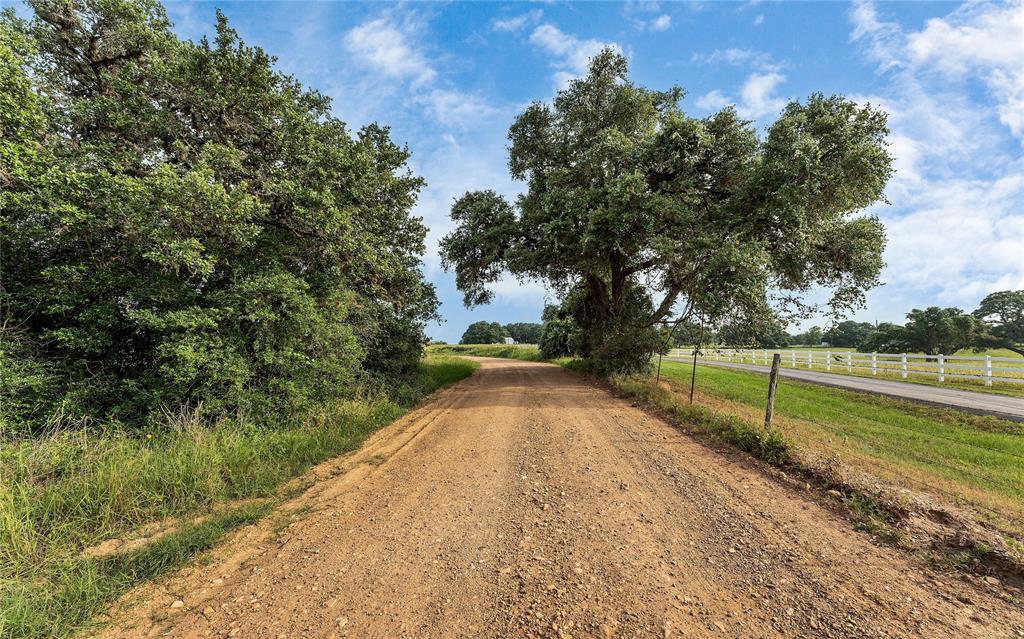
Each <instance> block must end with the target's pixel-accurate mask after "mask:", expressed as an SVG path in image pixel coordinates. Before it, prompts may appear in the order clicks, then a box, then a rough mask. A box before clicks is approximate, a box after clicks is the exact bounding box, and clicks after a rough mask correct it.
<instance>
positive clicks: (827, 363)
mask: <svg viewBox="0 0 1024 639" xmlns="http://www.w3.org/2000/svg"><path fill="white" fill-rule="evenodd" d="M825 370H826V371H828V372H830V373H831V372H832V351H830V350H829V351H825Z"/></svg>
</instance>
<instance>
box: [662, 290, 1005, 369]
mask: <svg viewBox="0 0 1024 639" xmlns="http://www.w3.org/2000/svg"><path fill="white" fill-rule="evenodd" d="M699 330H700V327H699V326H698V325H696V324H694V323H692V322H690V323H687V324H686V325H683V326H680V327H678V328H677V330H676V332H675V333H674V334H673V339H672V342H673V345H674V346H683V345H690V344H694V343H696V342H697V341H698V340H699ZM703 343H706V344H722V345H729V346H756V347H760V348H779V347H784V346H819V345H823V344H824V345H828V346H834V347H837V348H853V349H857V350H860V351H865V352H871V351H877V352H890V353H904V352H915V353H917V352H919V353H924V354H926V355H938V354H946V355H948V354H952V353H955V352H957V351H959V350H963V349H968V348H970V349H977V350H981V349H986V348H1006V349H1009V350H1011V351H1013V352H1015V353H1018V354H1020V355H1024V290H1021V291H999V292H996V293H992V294H990V295H988V296H986V297H985V298H984V299H983V300H982V301H981V303H980V304H979V305H978V308H977V309H975V310H974V312H972V313H965V312H964V311H963V310H961V309H959V308H952V307H951V308H941V307H938V306H931V307H928V308H925V309H916V308H915V309H913V310H911V311H910V312H909V313H907V321H906V323H904V324H903V325H898V324H894V323H890V322H882V323H880V324H877V325H875V324H871V323H869V322H856V321H852V320H847V321H843V322H839V323H838V324H835V325H834V326H832V327H830V328H828V329H822V328H821V327H820V326H812V327H811V328H810V329H808V330H807V331H806V332H803V333H796V334H791V333H787V332H786V331H785V330H784V329H783V327H782V326H781V324H780V323H779V322H774V321H770V322H765V323H762V324H760V325H749V324H741V323H726V324H724V325H722V326H720V327H717V328H714V329H708V328H707V327H705V338H704V340H703Z"/></svg>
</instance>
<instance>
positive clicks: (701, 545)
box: [103, 360, 1024, 639]
mask: <svg viewBox="0 0 1024 639" xmlns="http://www.w3.org/2000/svg"><path fill="white" fill-rule="evenodd" d="M480 361H482V362H483V366H482V367H481V369H480V370H478V371H477V372H476V374H474V375H473V376H472V377H471V378H469V379H467V380H465V381H463V382H461V383H459V384H458V385H456V386H454V387H452V388H450V389H448V390H446V391H444V392H442V393H440V394H439V395H438V396H437V398H436V399H434V400H433V401H431V402H430V403H428V404H427V405H425V406H423V407H421V408H420V409H419V410H417V411H415V412H414V413H412V414H410V415H409V416H407V417H406V418H404V419H402V420H399V421H398V422H396V423H395V424H393V425H391V426H389V427H387V428H385V429H384V430H382V431H381V432H379V433H377V434H376V435H375V436H374V437H373V438H372V439H371V440H370V442H369V443H368V444H367V446H365V447H364V448H363V449H362V450H361V451H359V452H358V453H356V454H355V455H351V456H347V457H344V458H341V459H339V460H335V461H333V462H330V463H328V464H325V465H323V466H321V467H320V468H318V469H317V470H316V477H317V479H318V481H317V482H316V483H315V484H314V485H313V487H312V488H310V489H309V490H308V491H306V492H305V493H304V494H303V495H301V496H300V497H298V498H296V499H295V500H293V501H292V502H290V503H289V504H287V505H286V506H285V508H284V509H283V511H282V514H281V515H280V517H288V518H290V520H291V523H290V524H288V525H287V526H285V527H283V528H282V529H280V530H276V527H275V522H281V521H282V519H281V518H280V517H279V518H277V519H275V518H268V519H267V521H266V522H264V523H262V524H261V525H258V526H254V527H250V528H248V529H245V530H242V531H239V532H238V533H237V534H236V535H234V536H233V537H232V538H231V539H230V540H229V541H228V542H227V543H226V544H224V545H223V546H222V547H221V548H220V549H218V550H217V551H216V552H215V553H214V554H213V556H212V558H211V561H210V562H209V563H207V564H205V565H198V566H194V567H191V568H189V569H188V570H185V571H182V572H181V573H179V574H177V575H175V576H174V577H172V578H171V579H169V580H168V581H167V582H166V583H165V584H163V585H162V586H160V587H148V588H145V589H140V590H138V591H136V592H135V593H133V596H132V597H129V598H128V599H126V602H125V605H124V606H123V607H122V609H121V610H118V611H114V618H115V620H116V622H115V623H114V625H112V626H111V627H110V628H109V629H108V630H107V631H106V632H105V633H104V634H103V636H107V637H150V636H172V637H205V636H238V637H331V636H334V637H344V636H352V637H427V636H430V637H440V636H458V637H461V636H466V637H469V636H472V637H480V636H483V637H509V636H525V637H535V636H536V637H565V636H571V637H589V636H597V637H705V636H707V637H755V636H757V637H800V636H803V637H837V638H838V637H844V638H845V637H929V638H933V637H934V638H939V637H949V638H954V637H998V638H1000V639H1004V638H1010V637H1019V636H1024V610H1022V608H1021V604H1020V603H1019V601H1016V602H1015V600H1014V596H1013V594H1014V593H1011V592H1008V591H1007V590H1006V589H1005V588H1004V587H1003V586H1001V585H997V584H986V583H976V582H972V581H965V580H961V579H960V577H959V576H957V575H956V574H952V573H951V574H946V573H940V572H935V571H932V570H930V569H927V568H924V567H922V566H920V565H918V564H916V563H914V562H912V561H911V560H909V559H908V558H906V557H905V556H904V555H902V554H900V553H899V552H897V551H896V550H893V549H890V548H885V547H879V546H875V545H873V544H872V543H871V542H870V541H869V539H868V537H867V536H866V535H863V534H861V533H858V532H856V531H854V530H853V529H852V527H851V525H850V524H849V523H848V522H846V521H845V520H843V519H842V518H841V517H839V516H837V515H836V514H835V513H834V512H832V511H830V510H828V509H827V508H825V507H822V506H820V505H818V504H817V503H816V502H815V501H813V500H812V499H811V498H810V497H809V496H807V495H805V494H802V493H801V492H800V491H798V490H794V489H792V488H789V487H787V486H785V485H783V484H781V483H778V482H777V481H776V480H774V479H772V477H771V476H770V475H768V474H766V473H763V472H761V471H760V470H758V469H757V468H756V467H755V466H754V465H752V464H751V463H750V462H749V461H748V460H747V458H745V457H743V456H741V455H733V454H730V453H728V452H721V451H715V450H711V449H709V448H708V447H706V446H704V445H702V444H700V443H699V442H697V441H694V440H693V439H691V438H689V437H688V436H686V435H685V434H682V433H681V432H679V431H678V430H676V429H675V428H673V427H671V426H670V425H668V424H666V423H664V422H662V421H661V420H658V419H655V418H653V417H651V416H649V415H647V414H645V413H644V412H642V411H641V410H639V409H638V408H635V407H632V406H630V404H629V403H628V402H625V401H623V400H620V399H616V398H614V397H612V396H611V395H609V394H608V393H607V392H605V391H603V390H601V389H598V388H596V387H594V386H592V385H589V384H588V383H587V382H586V381H584V380H582V379H581V378H579V377H577V376H575V375H573V374H572V373H569V372H568V371H565V370H563V369H561V368H559V367H556V366H552V365H547V364H539V363H533V362H522V361H510V360H480ZM1019 594H1020V593H1016V595H1017V596H1019ZM136 603H137V605H129V604H136Z"/></svg>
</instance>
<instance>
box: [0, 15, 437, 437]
mask: <svg viewBox="0 0 1024 639" xmlns="http://www.w3.org/2000/svg"><path fill="white" fill-rule="evenodd" d="M30 6H31V7H32V9H33V10H34V12H35V15H34V17H33V18H32V19H31V20H29V21H27V22H26V21H21V20H19V19H18V18H16V17H15V16H14V14H13V13H12V12H6V13H5V14H4V16H3V18H2V19H0V30H2V34H3V38H2V43H0V66H2V69H0V71H2V72H3V76H4V78H5V81H4V82H3V84H2V85H0V105H2V106H3V108H2V109H0V126H2V127H3V135H2V138H0V167H3V168H2V172H0V180H2V185H0V186H2V187H3V188H2V189H0V233H2V234H3V237H4V251H3V255H2V265H0V266H2V270H3V273H4V278H3V283H2V288H0V309H2V312H3V315H4V320H5V322H4V325H3V346H2V352H0V380H2V381H3V383H4V387H5V389H12V392H11V393H10V395H9V396H10V401H5V402H4V405H3V407H2V409H0V428H4V429H7V430H11V429H24V428H30V429H35V430H38V429H40V428H42V427H44V426H46V425H48V424H49V425H53V424H55V423H65V424H66V423H85V422H88V421H90V420H100V421H103V420H111V419H112V420H115V421H123V422H137V423H143V422H144V421H145V420H146V419H147V418H148V417H149V416H151V415H153V414H154V413H155V412H159V411H160V410H162V409H165V408H172V409H173V407H175V406H177V405H179V404H187V405H192V406H202V408H203V410H204V411H207V412H209V413H210V414H211V415H212V414H227V413H233V412H237V411H248V412H252V413H256V414H273V415H278V416H280V415H296V414H299V413H300V412H301V411H305V410H309V409H311V408H312V407H315V406H317V405H318V404H319V403H322V402H325V401H329V400H330V399H332V398H334V397H337V396H339V395H343V394H345V393H348V392H349V389H351V388H353V387H354V386H355V385H356V383H357V382H359V383H363V382H366V381H368V380H371V379H377V380H380V381H384V380H391V379H398V378H403V377H404V378H408V377H409V376H411V375H414V374H415V370H416V366H417V362H418V360H419V357H420V354H421V351H422V342H423V335H422V326H423V323H424V322H425V321H426V320H427V319H429V318H431V317H433V316H434V314H435V308H436V300H435V297H434V293H433V290H432V288H431V287H430V286H429V285H428V284H425V283H424V281H423V279H422V276H421V274H420V272H419V270H418V269H419V256H420V254H421V253H422V251H423V250H424V237H425V232H426V229H425V227H424V226H423V224H422V222H421V221H420V220H419V219H418V218H415V217H413V216H411V215H410V213H409V211H410V209H411V207H412V205H413V203H414V202H415V199H416V196H417V193H418V191H419V189H420V188H421V186H422V180H421V179H420V178H418V177H416V176H413V175H411V174H410V173H409V171H408V169H407V168H406V161H407V159H408V155H409V154H408V151H407V150H406V149H404V148H402V147H400V146H397V145H396V144H394V143H393V142H392V141H391V140H390V138H389V136H388V131H387V129H386V128H382V127H380V126H377V125H369V126H367V127H365V128H363V129H362V130H360V131H359V132H358V133H355V134H352V133H350V132H349V131H348V130H347V129H346V127H345V125H344V123H342V122H340V121H338V120H337V119H335V118H333V117H332V116H331V115H330V103H329V100H328V99H327V98H326V97H324V96H322V95H320V94H319V93H317V92H315V91H310V90H307V89H305V88H303V87H302V86H301V85H299V83H298V82H296V81H295V80H294V79H293V78H291V77H289V76H286V75H284V74H282V73H280V72H278V71H276V70H275V69H274V66H273V59H272V58H271V57H270V56H269V55H267V54H266V53H265V52H263V51H262V50H261V49H259V48H254V47H249V46H246V45H245V44H244V43H243V42H242V41H241V40H240V39H239V37H238V35H237V33H235V32H234V31H233V30H232V29H231V28H230V27H229V26H228V24H227V21H226V19H225V18H224V16H223V15H220V14H218V22H217V35H216V38H215V39H214V41H213V42H209V41H207V40H205V39H204V40H202V41H201V42H198V43H193V42H183V41H180V40H178V39H177V38H176V37H175V36H174V35H173V33H172V32H171V31H170V27H169V23H168V21H167V18H166V16H165V14H164V11H163V8H162V7H161V6H160V5H159V4H158V3H156V2H155V1H153V0H80V1H77V2H74V3H66V2H58V1H57V0H34V1H32V2H30ZM7 78H10V81H8V80H7ZM5 394H6V393H5Z"/></svg>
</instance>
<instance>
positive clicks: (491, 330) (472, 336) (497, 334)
mask: <svg viewBox="0 0 1024 639" xmlns="http://www.w3.org/2000/svg"><path fill="white" fill-rule="evenodd" d="M506 337H508V332H507V331H506V330H505V328H504V327H503V326H502V325H501V324H499V323H497V322H473V323H472V324H470V325H469V327H468V328H467V329H466V332H465V333H463V334H462V339H461V340H459V343H460V344H502V343H504V342H505V338H506Z"/></svg>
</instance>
